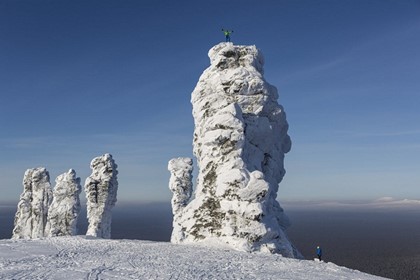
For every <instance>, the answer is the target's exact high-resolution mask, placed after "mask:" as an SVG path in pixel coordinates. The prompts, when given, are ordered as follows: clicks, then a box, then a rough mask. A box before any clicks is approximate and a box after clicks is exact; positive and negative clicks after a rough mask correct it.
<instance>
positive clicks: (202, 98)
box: [170, 43, 301, 258]
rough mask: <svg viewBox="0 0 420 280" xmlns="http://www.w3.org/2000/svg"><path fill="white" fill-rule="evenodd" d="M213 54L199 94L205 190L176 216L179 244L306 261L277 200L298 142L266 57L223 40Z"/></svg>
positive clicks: (196, 111) (195, 98)
mask: <svg viewBox="0 0 420 280" xmlns="http://www.w3.org/2000/svg"><path fill="white" fill-rule="evenodd" d="M209 57H210V62H211V65H210V67H208V68H207V69H206V70H205V71H204V72H203V74H202V75H201V77H200V79H199V81H198V84H197V86H196V87H195V89H194V91H193V93H192V97H191V102H192V105H193V116H194V123H195V130H194V140H193V145H194V155H195V156H196V158H197V165H198V168H199V172H198V179H197V186H196V189H195V193H194V198H193V199H192V200H191V201H189V203H188V204H187V205H185V206H183V207H182V208H181V209H178V212H177V213H176V215H175V216H176V217H177V218H176V219H174V232H173V234H172V240H171V241H172V242H174V243H192V242H203V243H206V242H207V243H211V244H214V243H221V244H224V245H227V246H230V247H232V248H235V249H237V250H243V251H262V252H271V253H281V254H282V255H283V256H286V257H292V258H293V257H295V258H298V257H301V255H300V253H299V252H298V251H297V250H296V249H295V247H294V246H293V245H292V244H291V242H290V241H289V239H288V237H287V235H286V234H285V229H286V228H287V227H288V226H289V221H288V218H287V216H286V215H285V214H284V212H283V209H282V208H281V207H280V205H279V203H278V202H277V200H276V197H277V191H278V184H279V183H280V182H281V180H282V178H283V176H284V174H285V170H284V166H283V160H284V154H285V153H287V152H288V151H289V150H290V148H291V141H290V138H289V135H288V134H287V130H288V124H287V121H286V115H285V113H284V110H283V107H282V106H281V105H279V104H278V102H277V99H278V93H277V89H276V88H275V87H274V86H272V85H270V84H269V83H267V82H266V81H265V80H264V78H263V64H264V59H263V56H262V54H261V52H260V51H259V50H258V49H257V48H256V47H255V46H237V45H233V44H232V43H220V44H218V45H216V46H214V47H213V48H212V49H210V51H209ZM173 182H174V181H171V184H172V183H173ZM170 188H171V189H174V188H173V187H171V186H170ZM174 214H175V213H174Z"/></svg>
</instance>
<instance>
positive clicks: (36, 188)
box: [12, 167, 52, 239]
mask: <svg viewBox="0 0 420 280" xmlns="http://www.w3.org/2000/svg"><path fill="white" fill-rule="evenodd" d="M51 200H52V189H51V184H50V175H49V173H48V171H47V170H46V169H45V168H44V167H38V168H33V169H28V170H26V172H25V175H24V177H23V193H22V194H21V196H20V200H19V203H18V206H17V211H16V215H15V223H14V229H13V235H12V238H13V239H21V238H22V239H31V238H41V237H45V236H47V235H48V232H49V227H48V223H47V216H48V208H49V206H50V204H51Z"/></svg>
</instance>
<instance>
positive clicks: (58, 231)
mask: <svg viewBox="0 0 420 280" xmlns="http://www.w3.org/2000/svg"><path fill="white" fill-rule="evenodd" d="M55 183H56V185H55V188H54V191H53V195H54V198H53V201H52V204H51V206H50V209H49V213H48V222H49V225H50V232H49V236H63V235H76V234H77V228H76V227H77V219H78V217H79V213H80V200H79V194H80V192H81V190H82V188H81V186H80V178H78V177H76V172H75V171H74V170H73V169H70V170H69V171H68V172H67V173H63V174H61V175H59V176H58V177H57V179H55Z"/></svg>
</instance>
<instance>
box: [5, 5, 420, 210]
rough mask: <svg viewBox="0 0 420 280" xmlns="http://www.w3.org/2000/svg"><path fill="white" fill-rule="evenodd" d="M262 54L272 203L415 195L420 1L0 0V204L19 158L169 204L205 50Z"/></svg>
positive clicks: (419, 188)
mask: <svg viewBox="0 0 420 280" xmlns="http://www.w3.org/2000/svg"><path fill="white" fill-rule="evenodd" d="M222 27H225V28H228V29H233V30H234V33H233V37H232V39H233V41H234V43H235V44H241V45H248V44H255V45H256V46H257V47H258V48H260V49H261V50H262V52H263V53H264V56H265V59H266V64H265V78H266V80H267V81H268V82H269V83H271V84H273V85H275V86H276V87H277V88H278V89H279V92H280V103H281V104H283V105H284V107H285V110H286V113H287V116H288V121H289V124H290V130H289V134H290V136H291V138H292V141H293V147H292V150H291V152H290V153H289V154H287V156H286V160H285V165H286V170H287V174H286V176H285V178H284V180H283V182H282V183H281V184H280V191H279V197H280V201H281V200H295V199H296V200H312V199H374V198H378V197H383V196H392V197H396V198H410V199H420V109H419V108H420V107H419V106H420V1H418V0H417V1H409V0H406V1H403V0H401V1H399V0H370V1H365V0H342V1H340V0H331V1H330V0H318V1H312V0H290V1H280V0H273V1H246V0H243V1H238V0H231V1H225V0H224V1H211V0H209V1H193V0H189V1H173V0H168V1H159V0H153V1H152V0H151V1H132V0H124V1H117V0H112V1H110V0H100V1H99V0H97V1H85V0H84V1H78V0H60V1H57V0H50V1H47V0H38V1H31V0H26V1H23V0H2V1H0V96H1V99H0V128H1V129H0V178H1V181H0V182H1V183H0V192H1V197H0V200H2V201H4V200H17V199H18V197H19V195H20V193H21V192H22V183H21V182H22V178H23V174H24V172H25V170H26V169H27V168H32V167H37V166H45V167H46V168H47V169H48V170H49V171H50V174H51V181H52V183H53V184H54V179H55V177H56V176H58V175H59V174H61V173H62V172H65V171H67V170H68V169H69V168H74V169H75V170H76V172H77V173H78V175H79V176H80V177H81V178H82V181H83V182H84V180H85V179H86V177H87V176H88V175H89V174H90V168H89V163H90V161H91V159H92V158H93V157H95V156H99V155H101V154H103V153H106V152H109V153H111V154H112V155H113V156H114V158H115V160H116V162H117V164H118V165H119V172H120V174H119V182H120V189H119V199H120V200H135V201H168V202H169V200H170V197H171V193H170V191H169V190H168V187H167V185H168V179H169V172H168V171H167V169H166V168H167V162H168V160H169V159H171V158H172V157H177V156H192V132H193V119H192V116H191V109H192V108H191V104H190V95H191V92H192V90H193V88H194V87H195V84H196V83H197V81H198V78H199V76H200V75H201V73H202V71H203V70H204V69H205V68H206V67H207V66H208V65H209V60H208V57H207V52H208V50H209V49H210V48H211V47H212V46H213V45H215V44H217V43H219V42H220V41H222V40H223V39H224V38H223V34H222V32H221V28H222Z"/></svg>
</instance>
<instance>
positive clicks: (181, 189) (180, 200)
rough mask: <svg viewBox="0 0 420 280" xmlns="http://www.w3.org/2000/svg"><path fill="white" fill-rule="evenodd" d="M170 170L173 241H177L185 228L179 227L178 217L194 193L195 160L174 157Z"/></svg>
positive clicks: (169, 164)
mask: <svg viewBox="0 0 420 280" xmlns="http://www.w3.org/2000/svg"><path fill="white" fill-rule="evenodd" d="M168 170H169V171H170V172H171V178H170V179H169V189H170V190H171V191H172V193H173V196H172V213H173V215H174V219H173V231H172V237H171V240H172V242H177V241H179V240H181V239H182V238H183V230H182V228H180V227H179V224H178V219H179V216H180V214H181V213H182V209H184V207H185V206H186V205H187V203H188V201H189V200H190V198H191V194H192V188H193V184H192V171H193V162H192V159H191V158H174V159H171V160H170V161H169V163H168Z"/></svg>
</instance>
